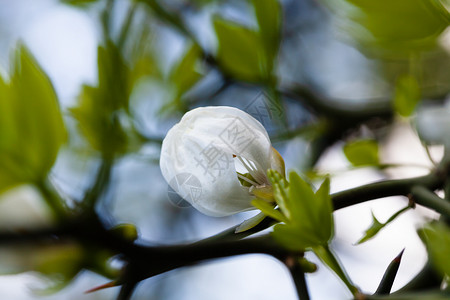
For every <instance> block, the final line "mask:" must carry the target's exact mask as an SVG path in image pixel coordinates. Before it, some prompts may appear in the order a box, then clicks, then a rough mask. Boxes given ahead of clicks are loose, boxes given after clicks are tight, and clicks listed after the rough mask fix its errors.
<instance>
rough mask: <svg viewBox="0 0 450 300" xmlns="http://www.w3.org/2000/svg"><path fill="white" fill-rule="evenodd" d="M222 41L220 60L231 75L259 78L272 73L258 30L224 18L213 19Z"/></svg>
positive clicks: (249, 79)
mask: <svg viewBox="0 0 450 300" xmlns="http://www.w3.org/2000/svg"><path fill="white" fill-rule="evenodd" d="M214 29H215V31H216V35H217V39H218V42H219V46H218V50H217V55H216V57H217V61H218V63H219V65H220V66H221V68H222V69H223V70H224V71H225V72H226V73H227V74H228V75H230V76H232V77H234V78H236V79H238V80H244V81H251V82H259V81H263V80H266V79H267V78H268V77H269V74H270V72H271V70H270V69H269V66H267V64H266V62H267V59H266V54H265V51H264V50H263V49H264V48H263V45H262V43H261V39H260V36H259V34H258V33H257V32H255V31H253V30H250V29H248V28H245V27H242V26H239V25H237V24H235V23H233V22H230V21H226V20H224V19H221V18H215V19H214Z"/></svg>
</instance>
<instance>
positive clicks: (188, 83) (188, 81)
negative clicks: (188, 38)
mask: <svg viewBox="0 0 450 300" xmlns="http://www.w3.org/2000/svg"><path fill="white" fill-rule="evenodd" d="M200 55H201V49H200V47H199V46H198V45H196V44H194V45H192V46H191V47H190V48H189V49H188V51H187V52H186V54H185V55H184V56H183V57H182V59H181V60H180V61H179V62H178V64H177V65H176V66H175V67H174V68H173V69H172V72H171V74H170V80H171V81H172V82H173V83H175V86H176V87H177V90H178V93H177V94H178V95H182V94H183V93H184V92H186V91H188V90H189V89H190V88H191V87H192V86H193V85H194V84H195V83H196V82H197V81H198V80H199V79H200V78H201V77H202V74H201V73H199V72H198V70H197V62H198V60H199V58H200Z"/></svg>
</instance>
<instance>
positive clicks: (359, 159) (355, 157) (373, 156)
mask: <svg viewBox="0 0 450 300" xmlns="http://www.w3.org/2000/svg"><path fill="white" fill-rule="evenodd" d="M343 151H344V154H345V157H347V159H348V161H349V162H350V163H351V164H352V165H353V166H355V167H360V166H376V165H379V163H380V160H379V156H378V144H377V142H376V141H374V140H358V141H354V142H350V143H347V144H346V145H345V146H344V148H343Z"/></svg>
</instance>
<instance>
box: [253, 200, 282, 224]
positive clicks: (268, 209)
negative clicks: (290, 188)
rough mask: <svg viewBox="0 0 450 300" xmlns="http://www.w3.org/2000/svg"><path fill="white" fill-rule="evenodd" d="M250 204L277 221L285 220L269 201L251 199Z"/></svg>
mask: <svg viewBox="0 0 450 300" xmlns="http://www.w3.org/2000/svg"><path fill="white" fill-rule="evenodd" d="M252 205H253V206H254V207H256V208H257V209H259V210H261V211H262V212H263V213H264V214H265V215H266V216H269V217H271V218H273V219H275V220H277V221H279V222H287V219H286V217H285V216H284V215H283V214H282V213H281V212H280V211H279V210H276V209H275V207H274V206H273V205H272V204H270V203H269V202H267V201H265V200H263V199H258V198H256V199H253V200H252Z"/></svg>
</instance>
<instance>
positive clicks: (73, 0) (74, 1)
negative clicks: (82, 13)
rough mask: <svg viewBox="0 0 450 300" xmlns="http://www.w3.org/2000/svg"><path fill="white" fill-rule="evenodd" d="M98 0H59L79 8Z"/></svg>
mask: <svg viewBox="0 0 450 300" xmlns="http://www.w3.org/2000/svg"><path fill="white" fill-rule="evenodd" d="M97 1H98V0H61V2H63V3H65V4H69V5H73V6H77V7H81V8H85V7H87V6H88V5H89V4H93V3H95V2H97Z"/></svg>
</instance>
